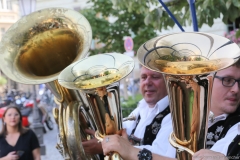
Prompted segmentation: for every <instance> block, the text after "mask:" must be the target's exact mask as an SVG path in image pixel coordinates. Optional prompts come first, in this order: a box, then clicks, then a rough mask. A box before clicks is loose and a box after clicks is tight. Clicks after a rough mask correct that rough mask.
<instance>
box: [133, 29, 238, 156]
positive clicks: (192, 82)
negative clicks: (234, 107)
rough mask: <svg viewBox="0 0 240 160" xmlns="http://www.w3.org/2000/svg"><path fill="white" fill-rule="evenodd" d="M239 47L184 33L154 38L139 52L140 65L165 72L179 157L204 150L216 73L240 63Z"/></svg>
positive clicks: (219, 39)
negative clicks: (239, 61) (237, 62)
mask: <svg viewBox="0 0 240 160" xmlns="http://www.w3.org/2000/svg"><path fill="white" fill-rule="evenodd" d="M239 55H240V49H239V46H238V45H237V44H235V43H233V42H231V41H229V39H227V38H225V37H221V36H218V35H214V34H209V33H201V32H193V33H191V32H189V33H188V32H184V33H176V34H168V35H163V36H160V37H155V38H153V39H151V40H149V41H147V42H146V43H144V44H143V45H142V46H141V47H140V48H139V49H138V51H137V56H138V60H139V62H140V63H141V64H142V65H143V66H145V67H147V68H149V69H151V70H154V71H157V72H160V73H163V75H164V78H165V83H166V87H167V90H168V96H169V101H170V104H169V105H170V109H171V117H172V123H173V133H172V134H171V135H170V136H169V141H170V143H171V144H172V145H173V146H174V147H175V148H177V151H178V152H177V158H178V159H180V160H191V159H192V155H193V154H194V152H197V151H198V150H200V149H203V148H204V147H205V141H206V132H207V129H208V125H207V122H208V114H209V108H210V101H211V93H212V84H213V73H214V72H216V71H219V70H221V69H224V68H226V67H229V66H230V65H232V64H233V63H234V62H236V61H237V60H238V57H239Z"/></svg>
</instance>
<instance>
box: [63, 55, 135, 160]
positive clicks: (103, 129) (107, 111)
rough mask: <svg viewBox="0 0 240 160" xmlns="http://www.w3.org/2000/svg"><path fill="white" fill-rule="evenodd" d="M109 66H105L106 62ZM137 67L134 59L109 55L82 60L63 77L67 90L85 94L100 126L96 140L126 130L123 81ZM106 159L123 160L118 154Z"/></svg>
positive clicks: (72, 66) (66, 69)
mask: <svg viewBox="0 0 240 160" xmlns="http://www.w3.org/2000/svg"><path fill="white" fill-rule="evenodd" d="M106 61H107V62H108V63H105V62H106ZM133 68H134V61H133V59H132V58H131V57H129V56H126V55H122V54H118V53H105V54H99V55H95V56H91V57H88V58H85V59H83V60H79V61H77V62H75V63H73V64H71V65H69V66H68V67H66V68H65V69H64V70H63V71H62V72H61V73H60V75H59V77H58V82H59V83H60V85H62V86H63V87H66V88H69V89H75V90H79V91H80V92H81V93H83V94H84V95H85V98H86V99H87V101H88V104H89V108H90V110H91V113H92V115H93V117H94V122H95V124H96V128H97V130H96V132H95V137H96V138H97V139H98V140H99V141H101V140H102V139H103V137H105V136H106V135H112V134H117V133H119V131H120V130H121V129H122V110H121V106H120V95H119V84H120V83H119V81H120V80H121V79H122V78H124V77H126V76H127V75H128V74H129V73H130V72H131V71H132V70H133ZM105 158H106V159H114V160H120V159H121V157H120V155H119V154H118V153H115V152H113V153H111V154H109V156H107V157H105Z"/></svg>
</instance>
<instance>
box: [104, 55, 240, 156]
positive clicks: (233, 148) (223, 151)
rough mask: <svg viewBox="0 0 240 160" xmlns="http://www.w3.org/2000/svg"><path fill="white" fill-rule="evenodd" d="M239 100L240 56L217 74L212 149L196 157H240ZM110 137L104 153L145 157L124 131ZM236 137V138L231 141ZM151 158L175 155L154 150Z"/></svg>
mask: <svg viewBox="0 0 240 160" xmlns="http://www.w3.org/2000/svg"><path fill="white" fill-rule="evenodd" d="M239 104H240V60H238V61H237V62H236V63H235V64H234V65H232V66H230V67H229V68H226V69H223V70H221V71H219V72H217V73H216V74H215V78H214V82H213V88H212V99H211V112H212V113H213V116H211V117H210V118H209V122H208V127H209V128H208V133H207V140H206V147H207V148H208V149H202V150H200V151H198V152H196V153H195V154H194V156H193V160H200V159H201V160H216V159H223V160H225V159H226V158H227V157H226V156H228V157H230V158H229V159H240V155H239V154H240V136H239V135H240V123H239V122H240V113H239V111H238V106H239ZM236 135H237V136H236ZM108 137H109V139H110V140H109V141H108V143H105V140H104V141H103V143H102V146H103V151H104V154H107V153H109V152H110V151H116V152H118V153H119V154H120V155H121V156H122V158H123V159H124V160H128V159H129V160H141V159H140V158H138V156H137V155H138V153H139V152H141V151H140V150H139V149H137V148H134V147H132V146H131V145H129V142H128V141H127V140H125V139H124V138H123V137H124V135H123V137H120V136H117V135H113V136H108ZM234 137H235V141H234V142H233V143H231V142H232V141H233V139H234ZM236 139H237V140H238V141H236ZM162 145H165V144H162ZM209 149H210V150H209ZM130 153H131V154H130ZM172 154H175V153H172ZM168 155H169V154H168ZM149 160H173V158H168V157H163V156H161V155H156V154H153V155H152V156H149Z"/></svg>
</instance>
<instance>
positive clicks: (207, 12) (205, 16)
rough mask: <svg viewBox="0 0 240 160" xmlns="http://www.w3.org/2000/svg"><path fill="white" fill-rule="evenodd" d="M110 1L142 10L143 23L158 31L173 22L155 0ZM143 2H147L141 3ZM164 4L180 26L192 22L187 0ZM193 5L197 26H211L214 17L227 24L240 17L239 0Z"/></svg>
mask: <svg viewBox="0 0 240 160" xmlns="http://www.w3.org/2000/svg"><path fill="white" fill-rule="evenodd" d="M112 2H113V4H114V7H115V8H118V9H121V8H125V7H127V8H128V12H129V13H131V12H133V11H134V12H136V13H143V12H144V13H145V15H146V17H145V23H146V24H152V25H153V26H154V28H155V29H157V30H159V31H161V30H162V29H168V27H173V26H174V24H175V23H174V22H173V20H172V19H171V18H170V17H169V15H168V14H167V12H166V11H165V10H164V8H163V7H162V6H161V5H160V3H159V2H158V1H157V0H147V1H146V0H112ZM145 3H147V4H146V5H142V4H145ZM155 6H157V7H155ZM166 6H167V7H168V9H169V10H170V11H171V12H172V13H173V15H174V16H175V17H176V19H177V20H178V22H179V23H180V24H181V25H182V26H186V25H187V24H191V23H192V21H191V14H190V7H189V4H188V0H173V1H171V2H168V3H166ZM195 7H196V15H197V20H198V27H202V25H203V24H207V25H209V26H210V27H211V26H212V25H213V23H214V19H216V18H221V19H222V21H223V22H224V23H225V24H227V23H228V22H229V21H230V22H234V21H235V19H236V18H238V17H240V1H239V0H196V2H195ZM150 8H151V10H150ZM238 34H239V33H238Z"/></svg>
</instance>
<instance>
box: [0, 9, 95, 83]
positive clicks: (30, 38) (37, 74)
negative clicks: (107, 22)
mask: <svg viewBox="0 0 240 160" xmlns="http://www.w3.org/2000/svg"><path fill="white" fill-rule="evenodd" d="M91 41H92V30H91V26H90V24H89V22H88V21H87V19H86V18H85V17H84V16H83V15H81V14H80V13H78V12H76V11H74V10H71V9H65V8H48V9H43V10H40V11H37V12H33V13H31V14H29V15H27V16H24V17H23V18H21V19H20V20H18V21H17V22H16V23H15V24H13V25H12V26H11V27H10V28H9V29H8V30H7V31H6V33H5V34H4V35H3V37H2V40H1V43H0V55H1V59H0V68H2V71H3V72H4V74H5V75H7V76H8V77H9V78H10V79H12V80H14V81H16V82H19V83H24V84H42V83H47V82H51V81H54V80H56V79H57V77H58V74H59V73H60V72H61V71H62V70H63V69H64V68H65V67H67V66H68V65H70V64H71V63H73V62H75V61H77V60H79V59H82V58H85V57H86V56H87V55H88V50H89V48H90V45H91Z"/></svg>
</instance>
